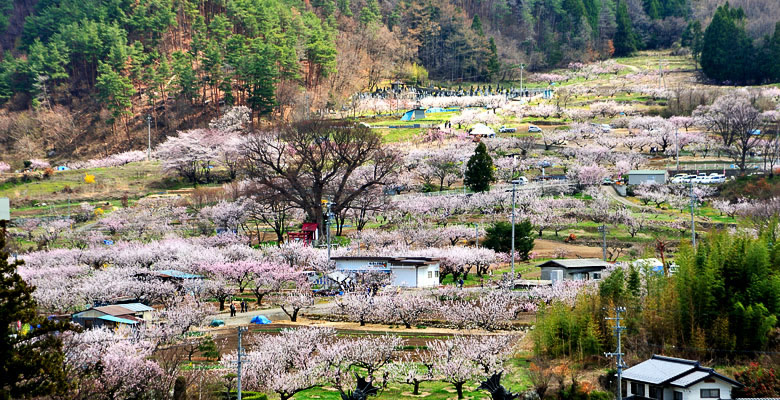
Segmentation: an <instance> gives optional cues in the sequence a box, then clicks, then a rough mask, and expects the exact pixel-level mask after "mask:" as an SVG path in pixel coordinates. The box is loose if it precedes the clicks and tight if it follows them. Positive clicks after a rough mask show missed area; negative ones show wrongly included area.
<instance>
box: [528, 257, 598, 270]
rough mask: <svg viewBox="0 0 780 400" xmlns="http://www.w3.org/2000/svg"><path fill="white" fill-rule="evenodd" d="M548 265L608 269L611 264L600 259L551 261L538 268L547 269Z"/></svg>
mask: <svg viewBox="0 0 780 400" xmlns="http://www.w3.org/2000/svg"><path fill="white" fill-rule="evenodd" d="M548 264H557V265H560V266H562V267H564V268H587V267H608V266H609V263H608V262H606V261H604V260H600V259H598V258H574V259H563V260H550V261H547V262H544V263H542V264H539V265H538V267H546V266H549V265H548Z"/></svg>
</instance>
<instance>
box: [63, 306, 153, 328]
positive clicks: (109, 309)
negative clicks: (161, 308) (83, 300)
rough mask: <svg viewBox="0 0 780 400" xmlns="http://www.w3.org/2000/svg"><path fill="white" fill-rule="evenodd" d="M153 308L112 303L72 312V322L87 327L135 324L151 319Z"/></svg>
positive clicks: (113, 326) (114, 326)
mask: <svg viewBox="0 0 780 400" xmlns="http://www.w3.org/2000/svg"><path fill="white" fill-rule="evenodd" d="M153 311H154V308H152V307H149V306H147V305H145V304H141V303H127V304H113V305H109V306H102V307H92V308H90V309H88V310H84V311H82V312H80V313H76V314H73V315H72V316H71V319H72V320H73V322H75V323H77V324H79V325H81V326H83V327H85V328H87V329H89V328H97V327H101V326H106V327H109V328H116V327H119V326H131V327H132V326H135V325H137V324H141V323H144V322H146V321H149V320H151V319H152V312H153Z"/></svg>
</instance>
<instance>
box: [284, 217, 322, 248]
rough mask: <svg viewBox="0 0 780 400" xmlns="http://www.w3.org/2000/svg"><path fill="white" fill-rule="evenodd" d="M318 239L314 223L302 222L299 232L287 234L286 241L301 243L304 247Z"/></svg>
mask: <svg viewBox="0 0 780 400" xmlns="http://www.w3.org/2000/svg"><path fill="white" fill-rule="evenodd" d="M318 238H319V235H318V232H317V224H316V223H314V222H304V223H303V226H302V227H301V231H300V232H287V239H288V240H290V241H294V242H303V244H304V245H306V246H311V244H312V242H314V241H316V240H317V239H318Z"/></svg>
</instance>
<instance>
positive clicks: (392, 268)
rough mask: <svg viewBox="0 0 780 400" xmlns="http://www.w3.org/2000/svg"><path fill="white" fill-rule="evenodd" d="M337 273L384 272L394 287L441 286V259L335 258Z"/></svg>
mask: <svg viewBox="0 0 780 400" xmlns="http://www.w3.org/2000/svg"><path fill="white" fill-rule="evenodd" d="M332 260H333V261H335V262H336V271H337V272H340V273H341V274H344V275H347V276H348V275H351V274H357V273H361V272H383V273H388V274H390V275H391V278H392V284H393V286H404V287H412V288H422V287H436V286H438V285H439V259H438V258H431V257H333V258H332Z"/></svg>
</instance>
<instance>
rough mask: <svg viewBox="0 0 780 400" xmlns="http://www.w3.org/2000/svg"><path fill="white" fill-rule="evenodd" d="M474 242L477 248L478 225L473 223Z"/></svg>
mask: <svg viewBox="0 0 780 400" xmlns="http://www.w3.org/2000/svg"><path fill="white" fill-rule="evenodd" d="M474 241H475V242H476V244H477V248H479V224H478V223H474Z"/></svg>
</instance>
